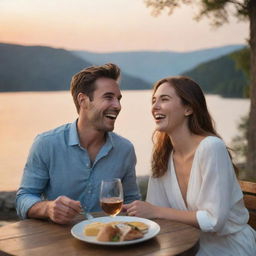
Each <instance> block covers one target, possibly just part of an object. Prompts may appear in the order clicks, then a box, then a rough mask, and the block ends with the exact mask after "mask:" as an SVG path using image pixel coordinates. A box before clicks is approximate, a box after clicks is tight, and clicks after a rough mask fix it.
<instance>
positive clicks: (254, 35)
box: [144, 0, 256, 179]
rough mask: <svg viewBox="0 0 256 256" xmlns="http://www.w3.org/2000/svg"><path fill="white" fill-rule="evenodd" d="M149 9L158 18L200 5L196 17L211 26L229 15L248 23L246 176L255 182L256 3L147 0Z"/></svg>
mask: <svg viewBox="0 0 256 256" xmlns="http://www.w3.org/2000/svg"><path fill="white" fill-rule="evenodd" d="M144 1H145V3H146V6H147V7H152V8H153V12H152V14H153V15H156V16H157V15H159V14H160V13H161V12H162V10H164V9H168V10H169V14H170V15H171V14H172V12H173V11H174V9H175V8H176V7H180V6H181V4H197V5H198V6H199V13H198V15H197V16H196V17H195V18H196V19H197V20H200V19H201V18H202V17H204V16H206V17H209V18H210V19H211V21H212V25H215V26H221V25H222V24H223V23H226V22H228V18H229V15H235V16H236V17H237V18H238V19H239V20H246V19H248V20H249V24H250V32H249V46H250V91H249V94H250V100H251V104H250V112H249V122H248V136H247V141H248V153H247V157H246V158H247V161H246V162H247V175H248V177H249V178H253V179H256V1H255V0H198V1H194V0H144Z"/></svg>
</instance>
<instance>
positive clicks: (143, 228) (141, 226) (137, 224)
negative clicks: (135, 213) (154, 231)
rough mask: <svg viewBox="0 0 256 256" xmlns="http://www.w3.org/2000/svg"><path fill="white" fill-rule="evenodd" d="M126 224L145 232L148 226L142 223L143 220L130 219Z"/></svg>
mask: <svg viewBox="0 0 256 256" xmlns="http://www.w3.org/2000/svg"><path fill="white" fill-rule="evenodd" d="M127 224H128V225H129V224H130V225H132V226H134V227H136V228H137V229H139V230H140V231H141V232H143V233H146V232H147V231H148V228H149V226H148V225H147V224H146V223H144V222H139V221H132V222H127Z"/></svg>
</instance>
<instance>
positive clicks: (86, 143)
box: [77, 119, 106, 150]
mask: <svg viewBox="0 0 256 256" xmlns="http://www.w3.org/2000/svg"><path fill="white" fill-rule="evenodd" d="M77 131H78V136H79V141H80V145H81V146H82V147H83V148H85V149H87V150H89V149H91V148H101V146H102V145H103V144H104V143H105V141H106V132H103V131H102V132H101V131H97V130H95V129H92V128H91V127H87V126H86V125H84V124H83V123H82V121H81V120H79V119H78V122H77Z"/></svg>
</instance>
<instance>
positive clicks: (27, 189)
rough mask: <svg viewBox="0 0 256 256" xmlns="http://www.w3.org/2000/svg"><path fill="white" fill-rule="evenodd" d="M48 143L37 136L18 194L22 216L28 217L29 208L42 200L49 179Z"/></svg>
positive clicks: (17, 205) (17, 200)
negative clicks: (47, 163) (47, 162)
mask: <svg viewBox="0 0 256 256" xmlns="http://www.w3.org/2000/svg"><path fill="white" fill-rule="evenodd" d="M46 151H47V149H46V145H45V144H44V143H43V141H42V139H41V138H40V137H39V136H38V137H36V139H35V141H34V143H33V145H32V147H31V149H30V152H29V156H28V159H27V163H26V165H25V168H24V173H23V177H22V181H21V185H20V187H19V189H18V191H17V195H16V210H17V214H18V216H19V217H20V218H22V219H25V218H27V212H28V210H29V209H30V208H31V207H32V206H33V205H34V204H35V203H37V202H40V201H41V200H42V199H41V196H42V193H43V191H44V189H45V187H46V185H47V183H48V180H49V172H48V168H47V165H46V158H47V153H46Z"/></svg>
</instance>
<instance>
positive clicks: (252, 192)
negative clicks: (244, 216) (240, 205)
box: [239, 180, 256, 229]
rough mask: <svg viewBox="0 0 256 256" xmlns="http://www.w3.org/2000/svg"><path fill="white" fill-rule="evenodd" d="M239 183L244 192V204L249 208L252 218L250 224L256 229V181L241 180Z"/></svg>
mask: <svg viewBox="0 0 256 256" xmlns="http://www.w3.org/2000/svg"><path fill="white" fill-rule="evenodd" d="M239 184H240V186H241V189H242V191H243V193H244V204H245V207H246V208H247V209H248V211H249V214H250V218H249V221H248V224H249V225H250V226H251V227H253V228H254V229H256V183H254V182H251V181H244V180H239Z"/></svg>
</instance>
